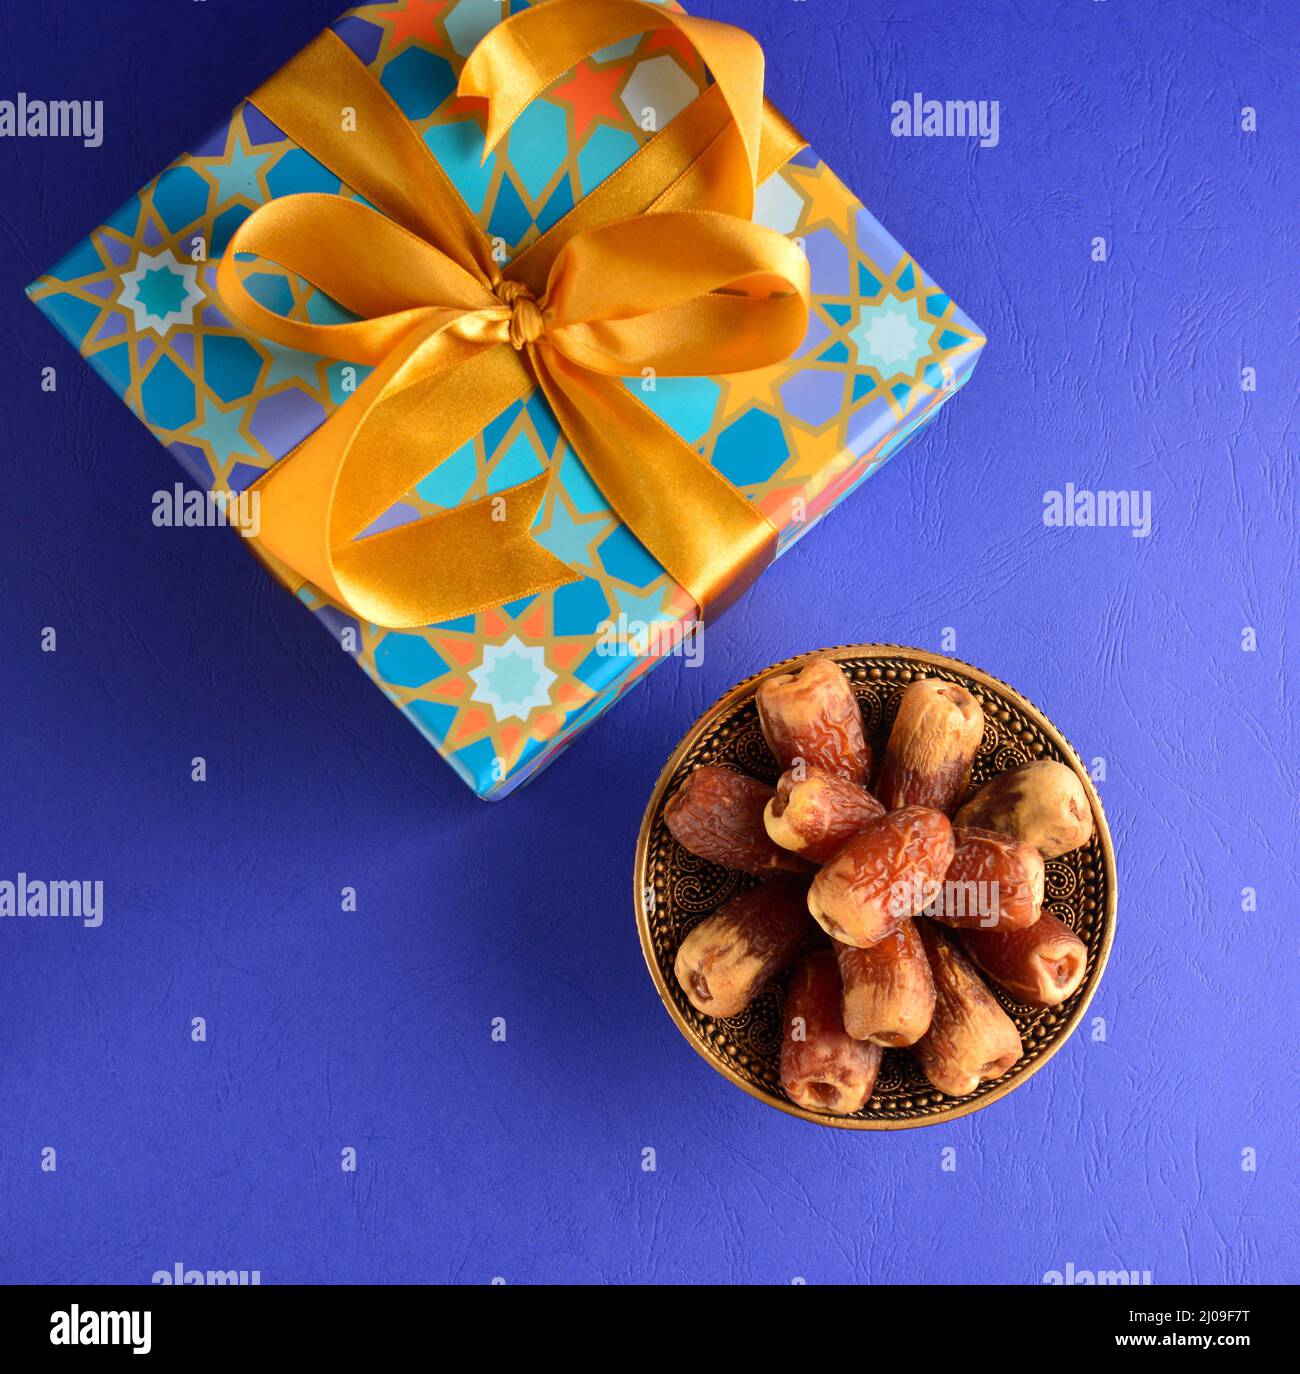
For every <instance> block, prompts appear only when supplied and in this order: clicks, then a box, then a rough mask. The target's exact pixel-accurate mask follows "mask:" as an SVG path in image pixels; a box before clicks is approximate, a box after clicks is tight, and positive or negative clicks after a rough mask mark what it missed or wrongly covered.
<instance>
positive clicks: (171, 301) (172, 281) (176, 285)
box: [136, 267, 189, 323]
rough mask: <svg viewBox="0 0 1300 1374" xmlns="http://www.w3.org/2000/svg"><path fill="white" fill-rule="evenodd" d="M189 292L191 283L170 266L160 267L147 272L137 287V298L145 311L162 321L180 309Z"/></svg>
mask: <svg viewBox="0 0 1300 1374" xmlns="http://www.w3.org/2000/svg"><path fill="white" fill-rule="evenodd" d="M188 294H189V283H188V282H187V281H186V280H185V278H184V277H182V276H181V275H180V273H179V272H173V271H172V269H171V268H170V267H158V268H155V269H154V270H153V271H151V272H146V273H145V275H144V278H143V280H142V281H141V282H140V284H139V285H138V286H137V287H136V298H137V299H138V300H139V302H140V304H141V305H142V306H143V307H144V311H145V313H146V314H148V315H152V316H153V317H154V319H156V320H158V321H159V322H160V323H161V321H163V320H165V319H166V318H167V316H168V315H170V314H172V312H173V311H177V312H179V311H180V309H181V308H182V307H183V306H184V304H185V298H186V296H187V295H188Z"/></svg>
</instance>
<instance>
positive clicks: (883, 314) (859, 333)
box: [849, 298, 934, 377]
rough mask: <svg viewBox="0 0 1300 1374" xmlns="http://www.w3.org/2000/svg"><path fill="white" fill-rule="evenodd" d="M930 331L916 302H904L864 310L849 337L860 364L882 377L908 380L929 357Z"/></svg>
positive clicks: (891, 301)
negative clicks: (876, 371) (872, 368)
mask: <svg viewBox="0 0 1300 1374" xmlns="http://www.w3.org/2000/svg"><path fill="white" fill-rule="evenodd" d="M933 330H934V326H933V325H930V324H926V323H925V321H924V320H922V319H921V316H920V312H919V311H918V310H917V308H916V302H915V301H914V300H912V299H911V298H908V299H906V300H889V301H887V302H886V303H885V304H884V305H881V306H871V307H870V308H868V309H864V310H863V311H862V318H861V319H860V320H859V321H858V323H857V325H856V326H855V327H854V328H853V329H851V330H850V331H849V337H850V338H851V339H852V340H853V342H854V343H855V344H856V345H857V349H858V359H859V361H860V362H862V363H864V364H866V365H867V366H869V367H875V368H877V369H878V370H879V372H880V373H881V375H882V376H885V377H891V376H897V375H898V374H900V373H902V374H904V375H905V376H910V375H912V374H913V373H914V372H915V371H916V369H917V367H918V366H919V364H920V363H921V361H922V359H924V358H927V357H929V355H930V335H931V333H932V332H933Z"/></svg>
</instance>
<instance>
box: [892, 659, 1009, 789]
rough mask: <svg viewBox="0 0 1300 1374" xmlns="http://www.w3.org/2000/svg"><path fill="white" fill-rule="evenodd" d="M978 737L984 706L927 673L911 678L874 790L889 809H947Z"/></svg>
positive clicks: (961, 785) (964, 779) (966, 775)
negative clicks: (912, 681) (918, 677)
mask: <svg viewBox="0 0 1300 1374" xmlns="http://www.w3.org/2000/svg"><path fill="white" fill-rule="evenodd" d="M983 737H984V712H983V711H982V710H981V709H980V704H979V702H978V701H976V700H975V698H974V697H973V696H972V695H971V694H970V693H969V692H968V691H967V690H966V689H965V688H964V687H959V686H957V684H956V683H955V682H942V681H940V680H939V679H938V678H929V677H928V678H922V679H921V680H920V681H919V682H914V683H912V685H911V686H910V687H909V688H908V689H907V690H906V691H905V692H904V693H903V699H902V700H901V701H900V702H899V704H898V714H897V716H895V717H894V728H893V729H892V730H891V731H890V733H889V744H888V746H887V747H886V749H885V757H884V760H883V762H882V763H881V765H880V777H879V778H878V779H877V780H876V787H875V792H876V795H877V796H878V797H879V798H880V800H881V801H882V802H884V804H885V806H886V808H887V809H888V810H890V811H895V810H897V809H898V808H899V807H901V806H928V807H930V808H931V809H932V810H935V811H942V812H943V813H944V814H945V815H947V814H949V813H951V811H952V810H953V808H954V807H955V806H956V804H957V800H958V798H960V796H961V794H962V793H963V792H964V791H965V790H966V788H967V786H968V785H969V783H970V772H971V765H972V764H973V763H974V762H975V754H976V752H977V751H978V749H979V747H980V740H981V739H982V738H983Z"/></svg>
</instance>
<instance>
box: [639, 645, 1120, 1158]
mask: <svg viewBox="0 0 1300 1374" xmlns="http://www.w3.org/2000/svg"><path fill="white" fill-rule="evenodd" d="M822 656H826V657H829V658H833V659H834V660H835V661H836V662H837V663H839V664H840V666H841V667H842V668H843V669H844V671H845V672H846V673H847V674H848V675H849V678H850V679H851V681H852V683H853V690H854V692H855V693H856V694H857V698H858V704H859V705H860V706H861V708H862V717H863V722H864V724H865V726H866V732H867V737H868V738H869V739H870V741H871V743H872V745H873V747H874V748H875V751H876V757H877V759H879V758H880V756H881V754H882V752H883V750H884V745H885V741H886V739H887V738H888V735H889V729H890V726H891V725H892V724H893V720H894V715H895V712H896V711H897V709H898V699H899V697H900V696H901V695H902V693H903V689H904V688H906V687H907V686H908V684H909V683H911V682H913V681H915V680H916V679H917V678H922V677H938V678H943V679H944V680H945V681H948V682H956V683H960V684H961V686H963V687H965V688H966V689H967V690H968V691H970V692H973V693H974V695H975V697H976V698H977V699H978V701H979V703H980V705H981V706H982V707H983V709H984V720H985V724H984V738H983V740H982V741H981V743H980V748H979V753H978V755H977V756H976V759H975V768H974V773H973V776H972V786H979V785H981V784H983V783H985V782H987V781H988V780H989V779H990V778H992V777H995V776H996V775H997V774H999V773H1004V772H1006V771H1007V770H1008V769H1010V768H1015V767H1017V766H1018V765H1019V764H1022V763H1028V762H1030V761H1031V760H1033V759H1040V758H1049V759H1056V760H1058V761H1059V762H1061V763H1064V764H1066V765H1067V766H1069V767H1070V768H1073V769H1074V771H1075V772H1076V773H1077V774H1078V776H1079V780H1080V782H1082V784H1083V787H1084V791H1085V792H1086V793H1087V795H1088V799H1089V801H1090V802H1091V804H1092V814H1093V819H1094V820H1095V822H1096V825H1095V827H1094V831H1093V836H1092V839H1091V840H1089V841H1088V843H1087V844H1086V845H1084V846H1082V847H1081V848H1079V849H1076V850H1073V851H1071V852H1070V853H1069V854H1063V855H1062V856H1061V857H1060V858H1058V859H1049V860H1048V861H1047V882H1046V896H1045V898H1044V902H1043V909H1044V911H1048V912H1050V913H1051V914H1052V915H1053V916H1055V917H1057V918H1058V919H1059V920H1061V921H1064V922H1065V924H1066V925H1068V926H1069V927H1070V928H1071V930H1073V931H1074V932H1075V933H1076V934H1078V935H1079V936H1080V937H1081V938H1082V939H1083V941H1084V943H1085V944H1086V945H1087V946H1088V971H1087V975H1086V976H1085V978H1084V981H1083V983H1082V984H1081V985H1080V987H1079V989H1078V991H1077V992H1075V994H1074V996H1073V997H1071V998H1069V999H1068V1000H1067V1001H1065V1002H1063V1003H1062V1004H1061V1005H1060V1006H1058V1007H1032V1006H1029V1005H1027V1004H1026V1003H1022V1002H1017V1001H1014V1000H1013V999H1012V998H1010V997H1008V996H1007V995H1006V994H1005V993H1004V992H1003V991H1002V990H1001V989H1000V988H998V987H997V986H996V985H994V984H992V983H990V987H991V988H992V990H993V993H994V995H995V996H996V997H997V999H998V1001H999V1002H1000V1003H1001V1004H1002V1006H1003V1007H1004V1008H1005V1009H1006V1011H1007V1013H1008V1014H1009V1015H1010V1016H1011V1018H1012V1019H1013V1020H1014V1021H1015V1023H1016V1026H1017V1028H1018V1029H1019V1031H1020V1036H1021V1040H1022V1041H1023V1043H1024V1047H1025V1052H1024V1055H1023V1056H1022V1057H1021V1059H1020V1060H1019V1062H1018V1063H1017V1064H1016V1065H1015V1066H1014V1067H1013V1068H1012V1069H1011V1070H1010V1072H1008V1073H1006V1074H1003V1076H1002V1077H1001V1078H998V1079H994V1080H993V1081H991V1082H987V1083H981V1084H980V1086H979V1088H978V1089H977V1090H976V1091H975V1092H973V1093H971V1094H970V1095H969V1096H967V1097H947V1096H945V1095H944V1094H943V1093H941V1092H939V1091H937V1090H936V1089H935V1088H934V1087H932V1086H931V1084H930V1083H929V1081H928V1080H927V1079H926V1078H925V1076H924V1075H923V1074H922V1073H921V1070H920V1067H919V1066H918V1065H917V1063H916V1060H915V1059H914V1058H913V1057H912V1055H911V1054H910V1053H909V1052H908V1051H907V1050H887V1051H886V1052H885V1057H884V1061H883V1062H882V1064H881V1067H880V1076H879V1078H878V1079H877V1081H876V1087H875V1091H874V1093H873V1094H872V1097H871V1099H870V1101H869V1102H868V1103H867V1104H866V1106H865V1107H863V1109H862V1110H861V1111H860V1112H857V1113H855V1114H854V1115H852V1116H829V1115H825V1114H822V1113H818V1112H813V1111H808V1110H807V1109H806V1108H804V1107H800V1106H798V1105H796V1104H795V1103H793V1102H791V1101H790V1100H789V1099H788V1098H787V1097H786V1096H785V1095H784V1093H783V1092H782V1091H781V1086H780V1078H779V1072H778V1069H779V1060H780V1052H781V1027H782V1012H781V1008H782V1004H783V1001H784V998H785V990H786V985H787V984H788V981H789V976H788V975H786V976H785V977H784V978H782V979H780V980H779V981H778V982H777V983H776V984H775V985H774V986H772V987H771V988H769V989H768V990H767V991H766V992H764V993H763V994H762V995H761V996H759V997H758V998H756V999H755V1001H754V1002H753V1003H751V1004H750V1006H749V1007H748V1008H747V1009H746V1010H745V1011H744V1012H743V1013H742V1014H741V1015H740V1016H733V1017H729V1018H727V1019H726V1020H721V1019H714V1018H713V1017H710V1016H705V1015H703V1014H702V1013H701V1012H698V1011H696V1010H695V1008H694V1007H692V1006H691V1004H690V1002H688V1001H687V999H686V995H685V994H684V993H683V992H682V990H681V988H680V987H678V985H677V980H676V978H675V977H674V976H673V960H674V958H675V956H676V954H677V949H678V946H679V945H680V944H681V942H682V940H683V939H684V938H685V937H686V935H687V933H688V932H689V931H690V930H691V928H692V927H693V926H694V925H696V924H697V923H698V922H699V921H701V920H703V919H704V917H706V916H709V915H712V914H713V912H715V911H717V910H718V908H719V907H720V906H722V904H723V903H724V902H726V901H727V900H728V899H729V898H731V897H733V896H735V895H736V893H738V892H740V891H742V890H744V889H745V888H746V887H749V886H752V885H753V883H754V881H755V880H754V879H753V878H749V877H746V876H745V875H744V874H741V873H736V872H733V871H732V870H730V869H725V868H720V867H719V866H718V865H716V864H711V863H708V862H706V861H705V860H703V859H697V858H696V857H695V856H694V855H693V854H690V853H688V852H687V851H686V850H685V849H683V848H682V847H681V845H679V844H678V843H677V841H676V840H674V839H673V837H672V836H671V835H670V834H669V833H668V828H667V826H665V825H664V821H663V811H664V802H665V801H666V800H667V798H668V797H670V796H671V795H672V794H673V793H674V792H675V791H676V790H677V788H678V787H679V786H680V785H681V783H682V782H683V781H684V780H685V778H686V776H687V774H689V773H690V772H692V770H694V769H695V768H698V767H699V766H700V765H701V764H709V763H716V764H728V765H731V766H732V767H735V768H738V769H740V770H741V771H742V772H745V773H749V774H751V775H752V776H754V777H756V778H761V779H762V780H763V781H764V782H768V783H775V781H776V777H777V767H776V761H775V760H774V759H773V757H772V755H771V753H770V752H769V751H768V748H767V744H766V742H765V741H764V739H763V735H762V732H761V731H760V729H759V724H758V711H757V708H756V707H755V705H754V692H755V689H756V688H757V686H758V684H759V683H760V682H762V681H763V679H764V678H768V677H771V676H772V675H774V674H776V673H788V672H791V671H797V670H798V669H799V668H802V667H803V665H804V664H805V663H807V662H808V661H809V660H810V659H813V658H818V657H822ZM1115 897H1116V889H1115V852H1114V849H1113V848H1112V845H1111V839H1110V831H1109V829H1108V828H1107V825H1106V817H1105V815H1104V813H1103V812H1102V809H1101V802H1100V800H1099V799H1098V797H1097V792H1096V789H1095V788H1094V787H1093V785H1092V781H1091V779H1090V778H1089V777H1088V774H1087V771H1086V770H1085V769H1084V767H1083V765H1082V763H1081V762H1080V761H1079V757H1078V755H1077V754H1076V753H1075V751H1074V750H1073V748H1071V746H1070V744H1069V742H1068V741H1067V740H1066V739H1065V737H1064V736H1063V735H1062V734H1061V733H1060V731H1059V730H1057V728H1056V727H1055V726H1054V725H1053V724H1052V722H1051V721H1050V720H1048V719H1047V717H1046V716H1045V715H1043V713H1042V712H1041V711H1039V710H1038V709H1037V707H1035V706H1033V705H1031V704H1030V703H1029V702H1028V701H1026V700H1025V698H1024V697H1022V696H1021V695H1020V693H1019V692H1016V691H1014V690H1013V689H1012V688H1010V687H1008V686H1007V685H1006V683H1004V682H999V681H998V680H997V678H994V677H990V676H989V674H988V673H984V672H981V671H980V670H979V669H978V668H972V667H971V666H970V665H969V664H966V663H961V662H959V661H958V660H956V659H953V658H945V657H944V656H943V655H942V654H932V653H927V652H926V651H925V650H923V649H906V648H900V647H899V646H897V645H894V644H853V645H849V646H847V647H844V648H839V649H823V650H819V651H818V652H816V653H811V654H803V655H801V656H800V657H799V658H791V659H787V660H786V661H785V662H784V663H777V664H774V665H773V666H772V667H770V668H768V669H766V670H765V671H764V672H761V673H757V674H755V675H754V676H753V677H751V678H748V679H746V680H745V681H744V682H742V683H740V684H739V686H737V687H733V688H732V690H731V691H730V692H728V693H727V694H726V696H724V697H723V698H722V700H721V701H719V702H718V703H717V704H716V705H715V706H713V707H712V708H711V709H710V710H708V711H706V712H705V713H704V715H703V716H702V717H701V718H700V719H699V720H698V721H696V723H695V724H694V725H693V726H692V727H691V729H690V731H689V732H688V733H687V735H686V738H685V739H683V740H682V742H681V743H680V744H679V745H678V746H677V749H676V750H675V751H674V753H673V756H672V757H671V758H670V759H669V760H668V762H667V764H666V765H665V767H664V770H663V772H662V773H661V774H660V776H659V781H658V782H657V783H656V784H655V789H654V792H653V794H652V795H651V797H650V802H649V805H648V806H647V807H646V811H645V818H644V820H643V821H642V822H641V834H640V837H639V839H638V841H637V848H636V871H635V888H634V897H633V899H634V902H635V905H636V917H637V928H638V930H639V931H640V934H641V949H642V952H643V953H644V955H645V960H646V964H647V966H648V967H649V969H650V976H651V977H652V978H653V979H654V983H655V987H656V988H658V990H659V996H660V997H661V998H662V999H663V1004H664V1006H665V1007H667V1008H668V1013H669V1015H670V1016H671V1017H672V1018H673V1020H674V1021H675V1022H676V1023H677V1028H678V1029H679V1030H680V1031H681V1033H682V1034H683V1035H684V1036H685V1037H686V1039H687V1040H688V1041H689V1042H690V1044H691V1045H692V1047H693V1048H694V1049H695V1050H696V1051H697V1052H698V1053H699V1054H701V1055H703V1057H704V1058H705V1059H706V1060H707V1061H708V1062H709V1064H711V1065H712V1066H713V1068H715V1069H716V1070H717V1071H718V1072H719V1073H720V1074H722V1076H723V1077H724V1078H726V1079H728V1080H729V1081H730V1082H732V1083H734V1084H735V1085H736V1086H737V1087H739V1088H743V1089H744V1090H745V1092H747V1093H749V1094H750V1096H751V1097H756V1098H758V1100H759V1101H760V1102H766V1103H767V1104H768V1105H769V1106H771V1107H776V1108H777V1109H778V1110H780V1111H783V1112H789V1113H790V1115H791V1116H798V1117H802V1118H803V1119H804V1120H805V1121H815V1122H817V1123H818V1124H819V1125H822V1126H839V1127H843V1128H846V1129H849V1130H860V1131H890V1130H905V1129H906V1128H908V1127H910V1126H929V1125H932V1124H934V1123H935V1122H938V1121H952V1120H955V1119H956V1118H957V1117H959V1116H965V1115H967V1114H968V1113H969V1112H973V1111H977V1110H978V1109H979V1108H981V1107H987V1106H988V1105H989V1103H990V1102H996V1101H997V1100H998V1098H1000V1097H1005V1096H1006V1095H1007V1093H1009V1092H1010V1091H1011V1090H1012V1089H1013V1088H1016V1087H1018V1086H1019V1085H1020V1084H1021V1083H1023V1082H1024V1081H1025V1080H1026V1079H1027V1078H1028V1077H1029V1076H1030V1074H1033V1073H1036V1072H1037V1071H1038V1070H1039V1069H1041V1068H1042V1067H1043V1065H1044V1064H1045V1063H1047V1061H1048V1060H1049V1059H1050V1058H1051V1057H1052V1055H1053V1054H1055V1053H1056V1051H1057V1050H1058V1049H1060V1047H1061V1046H1062V1045H1063V1044H1064V1043H1065V1041H1066V1039H1067V1038H1068V1037H1069V1035H1070V1033H1071V1032H1072V1031H1073V1030H1074V1028H1075V1027H1076V1026H1077V1025H1078V1024H1079V1022H1080V1021H1081V1020H1082V1018H1083V1014H1084V1012H1085V1011H1086V1009H1087V1006H1088V1003H1089V1002H1090V1001H1091V1000H1092V995H1093V993H1094V992H1095V991H1096V990H1097V984H1098V983H1099V982H1100V981H1101V975H1102V972H1103V970H1104V969H1105V967H1106V959H1107V957H1108V956H1109V954H1110V947H1111V941H1112V939H1113V938H1114V934H1115Z"/></svg>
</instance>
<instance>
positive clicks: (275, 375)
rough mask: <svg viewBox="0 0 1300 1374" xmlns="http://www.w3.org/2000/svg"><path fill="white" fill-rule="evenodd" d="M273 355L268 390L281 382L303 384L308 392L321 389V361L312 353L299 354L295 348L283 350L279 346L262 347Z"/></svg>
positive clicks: (267, 344) (267, 380)
mask: <svg viewBox="0 0 1300 1374" xmlns="http://www.w3.org/2000/svg"><path fill="white" fill-rule="evenodd" d="M262 346H263V347H264V348H265V349H266V351H267V352H268V353H270V355H271V368H270V371H269V372H268V373H267V374H266V388H267V390H268V391H269V390H270V389H271V387H273V386H279V385H280V383H281V382H301V383H302V384H303V385H304V386H305V387H306V388H307V390H308V391H318V390H319V389H320V359H319V358H314V357H312V355H311V354H310V353H299V352H298V350H297V349H295V348H281V347H279V346H278V345H277V344H273V343H264V344H263V345H262Z"/></svg>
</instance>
